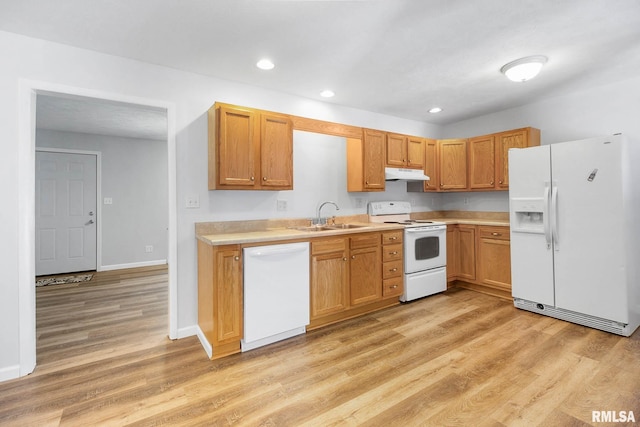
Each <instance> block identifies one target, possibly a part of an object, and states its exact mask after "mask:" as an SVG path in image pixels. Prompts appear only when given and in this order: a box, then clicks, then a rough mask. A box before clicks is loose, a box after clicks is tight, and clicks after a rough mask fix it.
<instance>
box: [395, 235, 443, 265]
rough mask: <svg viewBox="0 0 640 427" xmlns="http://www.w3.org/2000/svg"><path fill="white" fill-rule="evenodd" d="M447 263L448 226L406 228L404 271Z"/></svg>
mask: <svg viewBox="0 0 640 427" xmlns="http://www.w3.org/2000/svg"><path fill="white" fill-rule="evenodd" d="M446 264H447V227H446V226H435V227H434V226H429V227H411V228H406V229H405V230H404V272H405V274H409V273H415V272H417V271H424V270H430V269H432V268H437V267H444V266H445V265H446Z"/></svg>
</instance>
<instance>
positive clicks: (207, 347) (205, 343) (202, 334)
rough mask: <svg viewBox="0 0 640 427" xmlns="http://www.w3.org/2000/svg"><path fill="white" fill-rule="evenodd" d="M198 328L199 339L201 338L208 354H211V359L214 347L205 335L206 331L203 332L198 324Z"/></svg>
mask: <svg viewBox="0 0 640 427" xmlns="http://www.w3.org/2000/svg"><path fill="white" fill-rule="evenodd" d="M196 328H198V333H197V335H198V339H199V340H200V344H201V345H202V348H204V351H205V352H206V353H207V356H209V359H211V358H212V357H213V347H211V344H209V341H207V339H206V338H205V336H204V332H202V329H200V326H196Z"/></svg>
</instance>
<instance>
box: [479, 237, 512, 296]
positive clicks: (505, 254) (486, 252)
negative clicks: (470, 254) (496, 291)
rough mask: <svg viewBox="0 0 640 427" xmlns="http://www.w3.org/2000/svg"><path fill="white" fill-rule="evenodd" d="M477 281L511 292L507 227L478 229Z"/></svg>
mask: <svg viewBox="0 0 640 427" xmlns="http://www.w3.org/2000/svg"><path fill="white" fill-rule="evenodd" d="M478 281H479V282H480V283H482V284H484V285H489V286H492V287H496V288H500V289H503V290H506V291H511V245H510V241H509V228H508V227H480V228H479V236H478Z"/></svg>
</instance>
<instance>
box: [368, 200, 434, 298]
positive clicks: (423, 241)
mask: <svg viewBox="0 0 640 427" xmlns="http://www.w3.org/2000/svg"><path fill="white" fill-rule="evenodd" d="M368 214H369V221H370V222H376V223H397V224H402V225H403V226H404V239H403V241H404V246H403V249H404V292H403V294H402V296H401V297H400V301H403V302H406V301H411V300H414V299H418V298H422V297H426V296H429V295H433V294H436V293H438V292H443V291H446V290H447V226H446V224H445V223H443V222H437V221H429V220H414V219H411V203H410V202H402V201H398V202H393V201H392V202H371V203H369V206H368Z"/></svg>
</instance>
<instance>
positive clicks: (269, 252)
mask: <svg viewBox="0 0 640 427" xmlns="http://www.w3.org/2000/svg"><path fill="white" fill-rule="evenodd" d="M256 249H257V248H256ZM305 250H307V248H306V247H297V248H294V247H288V248H269V249H258V250H253V251H250V252H248V255H249V256H252V257H256V258H259V257H268V256H275V255H288V254H297V253H299V252H304V251H305Z"/></svg>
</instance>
